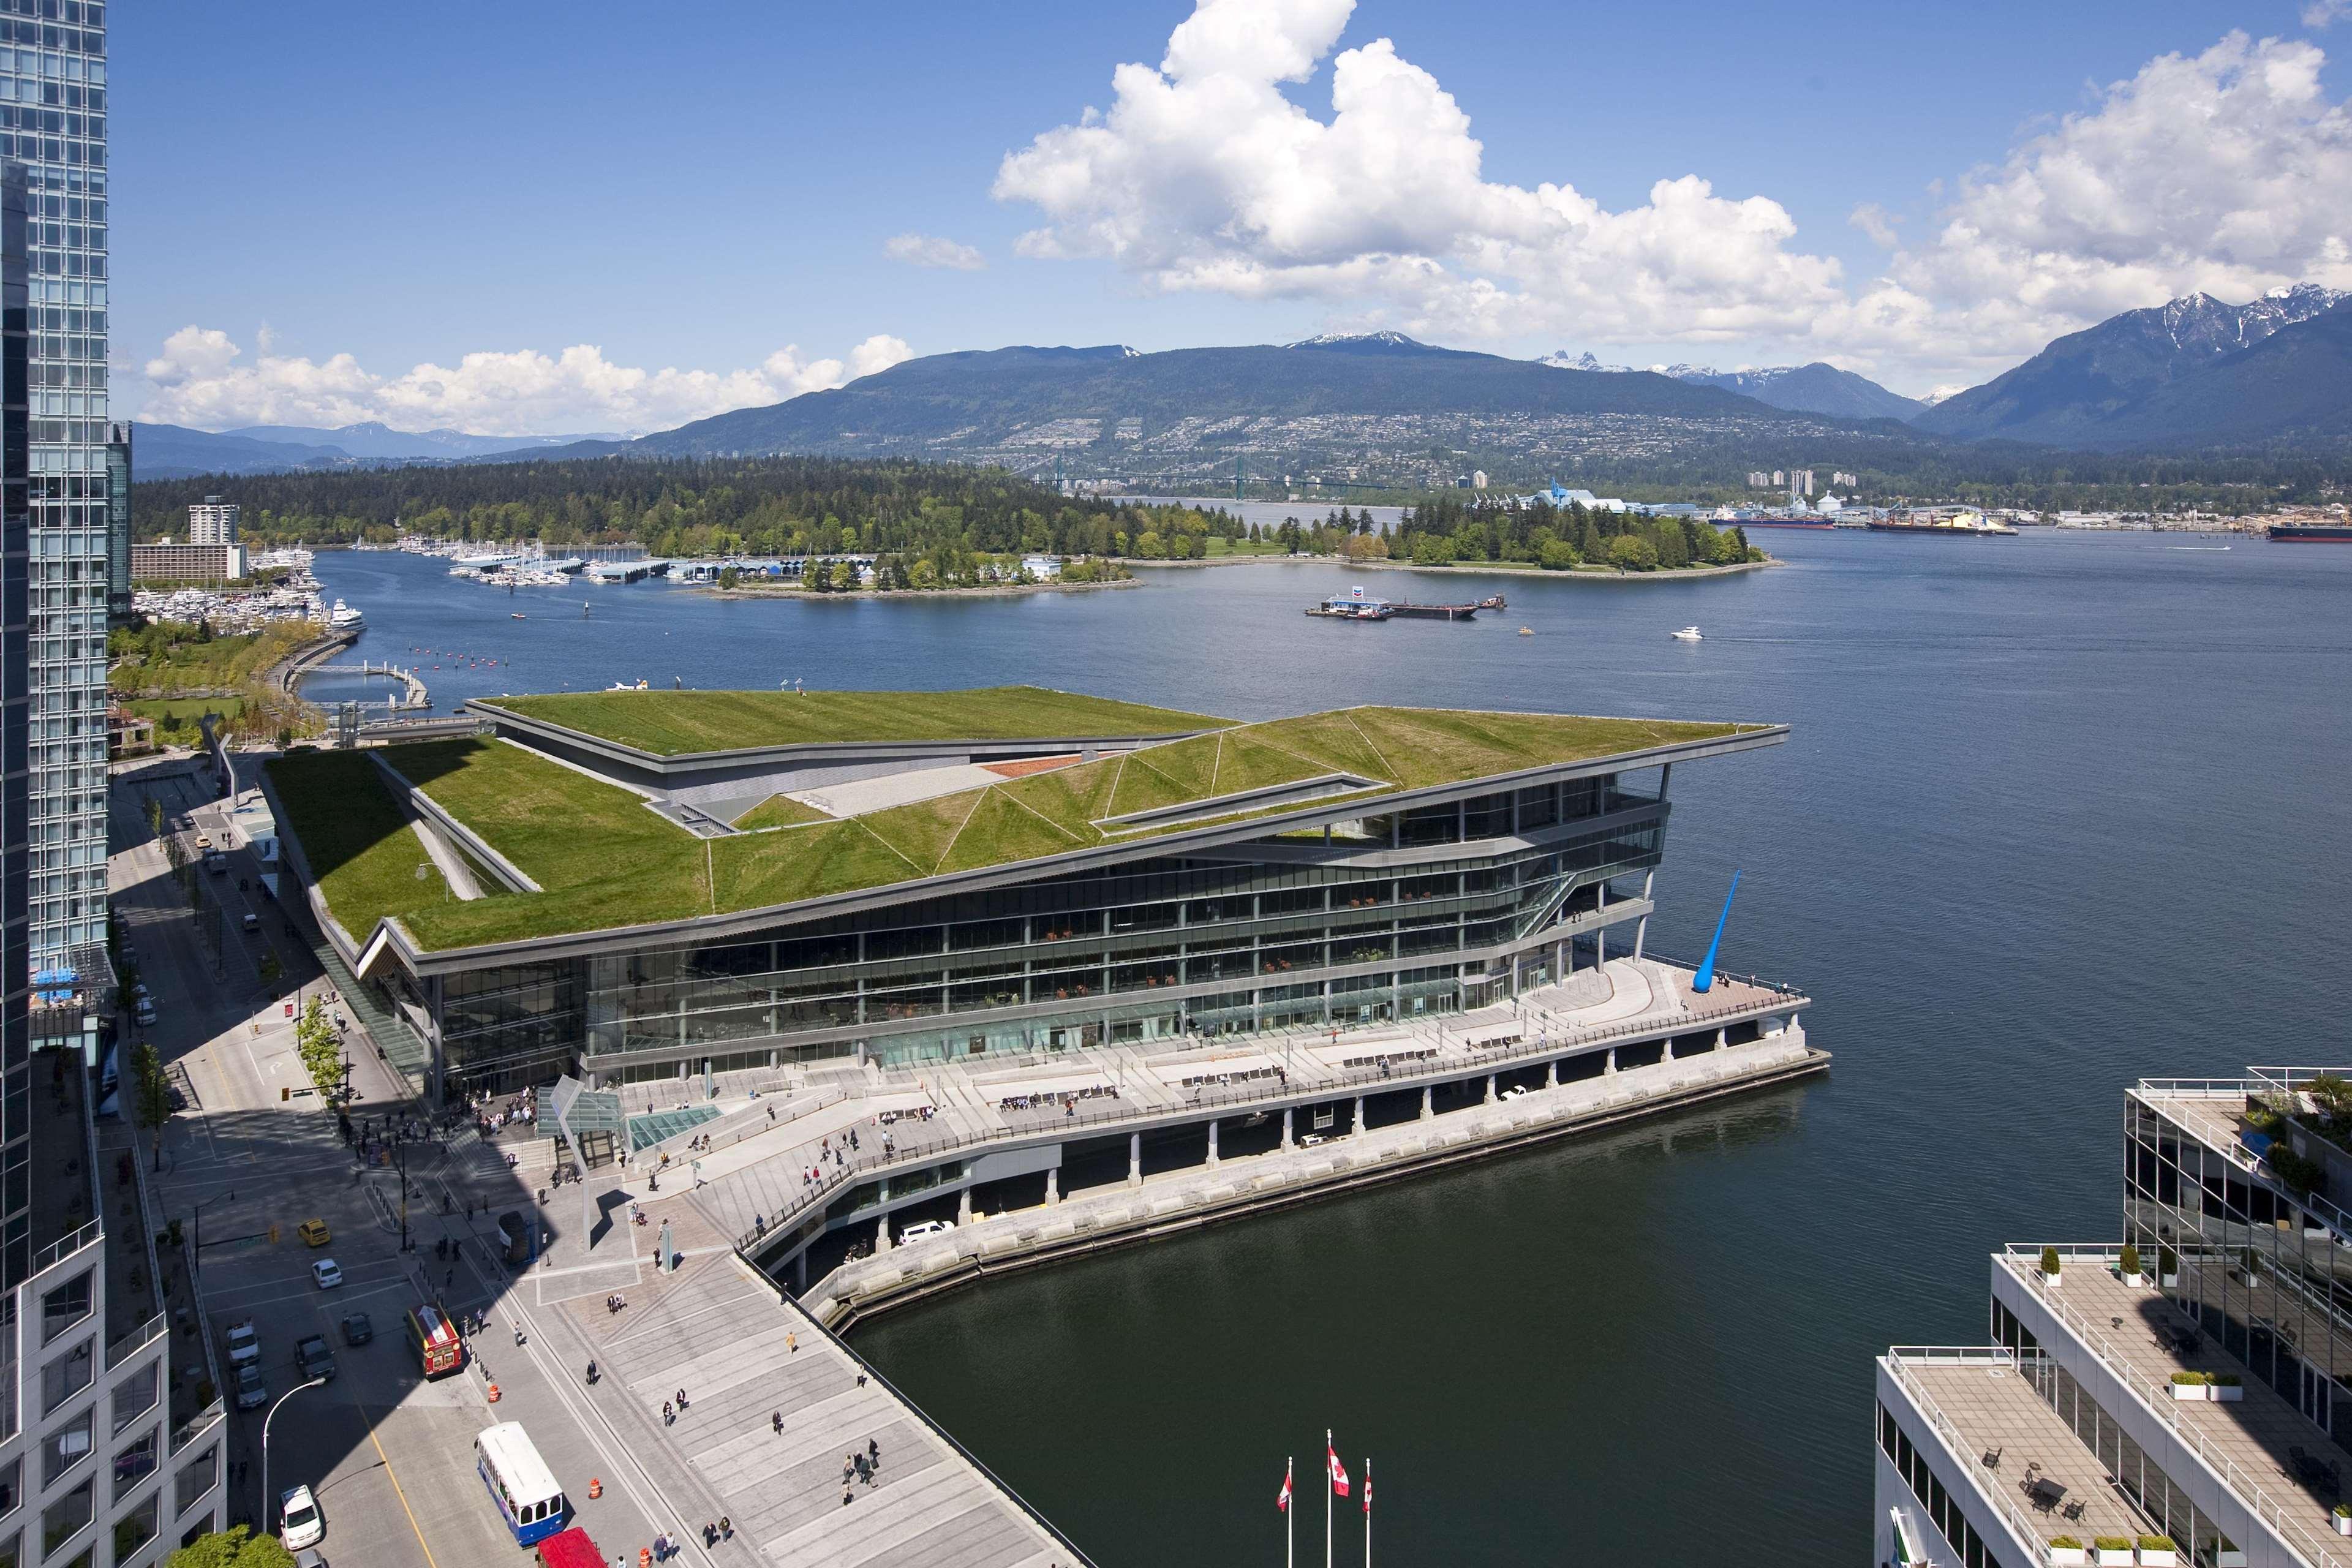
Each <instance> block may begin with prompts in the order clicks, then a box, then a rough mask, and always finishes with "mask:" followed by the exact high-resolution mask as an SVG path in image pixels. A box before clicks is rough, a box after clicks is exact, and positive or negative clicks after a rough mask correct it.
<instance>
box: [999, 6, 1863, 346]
mask: <svg viewBox="0 0 2352 1568" xmlns="http://www.w3.org/2000/svg"><path fill="white" fill-rule="evenodd" d="M1353 8H1354V6H1353V0H1201V4H1200V5H1199V7H1198V9H1196V10H1195V11H1194V12H1193V14H1192V16H1191V17H1189V18H1188V19H1187V20H1185V21H1184V22H1183V23H1182V24H1181V25H1180V26H1178V27H1177V28H1176V30H1175V31H1174V33H1173V34H1171V36H1170V37H1169V40H1168V49H1167V53H1166V56H1165V58H1163V59H1162V60H1161V61H1160V64H1159V66H1158V67H1157V68H1154V67H1151V66H1148V65H1139V64H1129V65H1122V66H1120V67H1118V69H1117V70H1115V71H1114V72H1113V73H1112V78H1111V84H1112V90H1113V101H1112V104H1111V107H1110V108H1109V110H1107V111H1105V112H1102V113H1096V112H1093V111H1091V110H1090V111H1089V112H1088V113H1087V115H1086V116H1085V117H1084V118H1082V119H1081V120H1079V121H1077V122H1076V123H1075V124H1068V125H1063V126H1060V127H1057V128H1055V129H1054V130H1051V131H1047V132H1045V133H1044V134H1042V135H1040V136H1038V137H1037V138H1036V139H1035V140H1034V141H1033V142H1031V143H1030V145H1029V146H1027V147H1025V148H1023V149H1021V150H1019V151H1017V152H1014V153H1010V154H1008V155H1007V156H1006V157H1005V159H1004V161H1003V164H1002V165H1001V166H1000V168H999V169H998V172H997V177H996V183H995V194H996V195H997V196H998V197H999V198H1000V199H1003V200H1006V201H1014V202H1024V203H1027V204H1030V205H1034V206H1035V207H1037V208H1038V209H1039V210H1040V211H1041V212H1042V213H1043V214H1044V216H1045V224H1044V225H1043V226H1040V227H1038V228H1036V229H1034V230H1032V231H1030V232H1029V233H1027V234H1025V235H1024V236H1023V237H1022V238H1021V240H1020V242H1019V248H1020V250H1021V251H1022V253H1023V254H1024V255H1027V256H1034V257H1076V256H1095V257H1107V258H1112V259H1114V260H1116V261H1117V262H1118V263H1119V264H1120V265H1121V266H1123V267H1125V268H1129V269H1130V270H1132V271H1134V272H1135V273H1137V274H1138V275H1139V276H1140V277H1141V278H1143V279H1145V281H1146V282H1147V283H1148V284H1150V286H1152V287H1154V288H1158V289H1171V290H1172V289H1208V290H1215V291H1219V292H1223V293H1228V294H1236V295H1241V296H1244V297H1250V298H1273V297H1286V296H1287V297H1307V298H1319V299H1328V300H1358V299H1362V298H1366V297H1370V298H1373V299H1377V300H1381V301H1383V302H1384V303H1385V304H1386V306H1387V307H1388V308H1389V310H1390V312H1391V319H1392V320H1393V321H1395V322H1396V324H1400V325H1403V326H1405V327H1406V328H1408V329H1409V330H1418V331H1432V332H1437V333H1443V334H1447V335H1454V336H1472V337H1496V336H1514V335H1524V334H1527V333H1529V332H1533V331H1560V330H1573V331H1576V332H1578V333H1579V334H1580V335H1581V336H1583V337H1586V338H1591V339H1598V340H1600V341H1602V342H1622V341H1628V340H1634V339H1643V338H1655V337H1660V336H1678V337H1688V338H1697V339H1707V338H1714V339H1727V338H1734V337H1739V336H1742V335H1747V334H1752V333H1757V332H1770V331H1786V330H1787V329H1788V328H1789V326H1790V324H1792V323H1796V322H1801V321H1806V320H1809V319H1810V318H1811V315H1812V314H1813V313H1815V312H1817V311H1819V310H1822V309H1823V308H1825V307H1826V306H1828V305H1829V304H1831V303H1832V302H1833V301H1834V300H1836V299H1837V298H1838V287H1839V275H1838V266H1837V263H1836V262H1835V261H1833V260H1830V259H1826V258H1820V257H1812V256H1807V255H1804V254H1802V253H1801V252H1798V251H1796V250H1793V249H1791V248H1790V245H1789V241H1790V239H1791V238H1792V237H1794V235H1795V232H1796V225H1795V223H1794V222H1793V221H1792V220H1791V219H1790V216H1789V214H1788V212H1787V211H1786V209H1784V208H1783V207H1781V206H1780V204H1778V203H1777V202H1773V201H1771V200H1769V199H1767V198H1764V197H1761V196H1751V197H1748V198H1745V199H1738V200H1734V199H1729V198H1727V197H1724V196H1720V195H1717V194H1716V192H1715V190H1714V188H1713V186H1712V185H1710V184H1708V183H1707V182H1706V180H1704V179H1702V178H1699V177H1697V176H1696V175H1685V176H1683V177H1681V178H1676V179H1663V180H1660V181H1658V182H1657V183H1656V184H1654V185H1653V186H1652V187H1651V189H1650V192H1649V199H1648V201H1647V202H1646V203H1645V204H1644V205H1640V206H1635V207H1631V208H1628V209H1626V210H1623V211H1611V210H1609V209H1608V208H1606V207H1603V206H1602V205H1601V204H1600V203H1599V202H1597V201H1595V200H1593V199H1592V198H1591V197H1590V196H1587V195H1584V194H1583V193H1581V192H1580V191H1579V190H1577V189H1576V187H1575V186H1574V185H1572V184H1566V183H1561V184H1551V183H1546V184H1538V185H1536V186H1534V187H1532V188H1530V187H1527V186H1520V185H1512V184H1497V183H1495V182H1491V181H1488V180H1486V178H1485V177H1484V176H1483V174H1482V172H1481V161H1482V158H1483V156H1484V152H1485V149H1484V147H1483V146H1482V144H1481V143H1480V142H1478V140H1477V139H1476V138H1475V137H1474V136H1472V135H1471V133H1470V117H1469V115H1468V114H1467V113H1466V112H1465V110H1463V108H1462V106H1461V105H1460V104H1459V103H1458V102H1456V101H1455V100H1454V96H1453V95H1452V94H1451V93H1449V92H1447V91H1445V90H1444V88H1442V87H1441V86H1440V85H1439V84H1438V82H1437V80H1436V79H1435V78H1433V77H1432V76H1431V75H1430V74H1429V73H1428V72H1427V71H1425V70H1423V69H1422V68H1420V67H1418V66H1416V65H1414V64H1412V62H1411V61H1409V60H1407V59H1405V58H1403V57H1402V55H1400V54H1399V52H1398V50H1397V47H1396V46H1395V44H1394V43H1392V42H1391V40H1389V39H1387V38H1378V39H1374V40H1373V41H1371V42H1370V43H1368V44H1364V45H1362V46H1360V47H1355V48H1349V49H1345V50H1341V51H1340V52H1339V54H1338V55H1336V56H1332V57H1331V59H1330V81H1331V89H1330V103H1331V108H1330V113H1329V116H1328V118H1318V116H1316V115H1313V114H1310V113H1308V112H1307V110H1304V109H1302V108H1300V107H1299V106H1298V105H1297V104H1295V103H1293V102H1291V101H1290V100H1289V98H1288V97H1286V95H1285V94H1284V92H1283V90H1282V89H1283V86H1284V84H1286V83H1297V82H1303V81H1306V80H1307V79H1309V78H1310V77H1311V76H1312V75H1313V74H1314V73H1315V71H1316V70H1317V68H1318V63H1319V62H1321V61H1322V60H1323V59H1324V58H1325V57H1327V56H1330V54H1331V50H1332V48H1333V47H1334V46H1335V45H1336V44H1337V43H1338V42H1339V34H1340V30H1341V29H1342V28H1343V27H1344V26H1345V25H1346V23H1347V21H1348V18H1349V15H1350V13H1351V12H1352V10H1353Z"/></svg>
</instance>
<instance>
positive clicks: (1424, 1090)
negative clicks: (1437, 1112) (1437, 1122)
mask: <svg viewBox="0 0 2352 1568" xmlns="http://www.w3.org/2000/svg"><path fill="white" fill-rule="evenodd" d="M1433 1114H1434V1111H1433V1108H1432V1107H1431V1105H1430V1103H1429V1085H1427V1084H1423V1085H1422V1086H1421V1119H1422V1120H1423V1121H1428V1120H1429V1119H1430V1117H1431V1116H1432V1115H1433Z"/></svg>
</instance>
